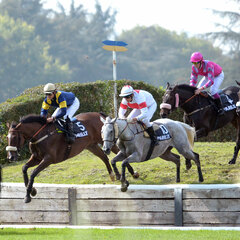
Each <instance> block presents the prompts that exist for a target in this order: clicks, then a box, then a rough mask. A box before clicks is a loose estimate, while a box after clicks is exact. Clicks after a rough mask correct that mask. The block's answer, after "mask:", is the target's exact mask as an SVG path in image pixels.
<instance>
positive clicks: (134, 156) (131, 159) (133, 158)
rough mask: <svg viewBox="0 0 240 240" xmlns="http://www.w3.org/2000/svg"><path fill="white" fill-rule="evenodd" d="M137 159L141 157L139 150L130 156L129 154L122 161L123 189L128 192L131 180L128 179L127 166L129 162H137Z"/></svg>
mask: <svg viewBox="0 0 240 240" xmlns="http://www.w3.org/2000/svg"><path fill="white" fill-rule="evenodd" d="M136 159H141V158H140V157H139V155H138V154H137V152H134V153H133V154H131V155H130V156H128V157H127V158H126V159H125V160H123V162H122V175H121V183H122V186H121V191H122V192H126V191H127V189H128V186H129V182H128V181H127V180H126V167H127V165H128V164H129V162H137V161H136Z"/></svg>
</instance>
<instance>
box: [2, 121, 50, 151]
mask: <svg viewBox="0 0 240 240" xmlns="http://www.w3.org/2000/svg"><path fill="white" fill-rule="evenodd" d="M47 125H48V123H46V124H44V125H43V126H41V127H40V128H39V129H38V130H37V132H35V133H34V134H33V136H32V137H31V138H30V140H29V142H30V143H31V144H37V143H40V142H41V141H43V140H44V139H46V138H48V137H49V136H51V135H53V134H54V132H55V131H53V132H50V133H48V134H47V135H45V136H43V137H41V138H39V139H38V140H36V141H35V142H31V141H32V139H33V138H34V137H36V136H37V135H38V134H39V133H40V132H41V131H42V130H43V129H44V128H45V127H46V126H47ZM9 132H10V133H11V132H16V133H17V135H18V144H17V145H19V146H7V147H6V151H7V152H10V151H11V152H19V150H20V140H21V139H20V132H21V130H18V129H15V128H13V129H11V130H9ZM23 137H24V136H23Z"/></svg>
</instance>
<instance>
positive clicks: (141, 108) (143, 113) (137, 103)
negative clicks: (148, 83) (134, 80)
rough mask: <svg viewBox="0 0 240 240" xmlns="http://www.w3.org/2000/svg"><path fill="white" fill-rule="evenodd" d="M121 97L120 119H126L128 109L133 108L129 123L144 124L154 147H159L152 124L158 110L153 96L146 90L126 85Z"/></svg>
mask: <svg viewBox="0 0 240 240" xmlns="http://www.w3.org/2000/svg"><path fill="white" fill-rule="evenodd" d="M119 96H120V97H122V98H123V99H122V101H121V104H120V108H119V111H118V117H119V118H126V117H125V114H126V112H127V108H128V107H129V108H132V109H133V110H132V111H131V112H130V114H129V115H128V117H127V121H128V122H132V123H135V122H137V121H141V122H143V123H144V124H145V125H146V127H147V129H146V131H147V133H148V134H149V136H150V138H151V140H152V143H153V145H158V141H157V136H156V134H155V132H154V130H153V126H152V123H151V122H150V120H151V118H152V117H153V114H154V113H155V111H156V109H157V103H156V101H155V100H154V98H153V96H152V94H151V93H149V92H147V91H144V90H134V89H133V88H132V87H131V86H130V85H125V86H124V87H123V88H122V90H121V93H120V95H119Z"/></svg>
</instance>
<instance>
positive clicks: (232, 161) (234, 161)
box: [228, 159, 236, 164]
mask: <svg viewBox="0 0 240 240" xmlns="http://www.w3.org/2000/svg"><path fill="white" fill-rule="evenodd" d="M235 163H236V160H233V159H232V160H230V161H229V162H228V164H235Z"/></svg>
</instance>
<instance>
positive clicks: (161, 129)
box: [141, 123, 172, 141]
mask: <svg viewBox="0 0 240 240" xmlns="http://www.w3.org/2000/svg"><path fill="white" fill-rule="evenodd" d="M141 126H142V127H143V129H144V130H146V126H145V125H144V126H143V125H142V124H141ZM153 130H154V132H155V134H156V136H157V140H158V141H164V140H168V139H170V138H172V137H171V135H170V133H169V131H168V129H167V127H166V126H165V125H163V124H161V125H158V124H155V123H153ZM144 137H147V138H149V137H150V136H149V134H148V133H147V131H144Z"/></svg>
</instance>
